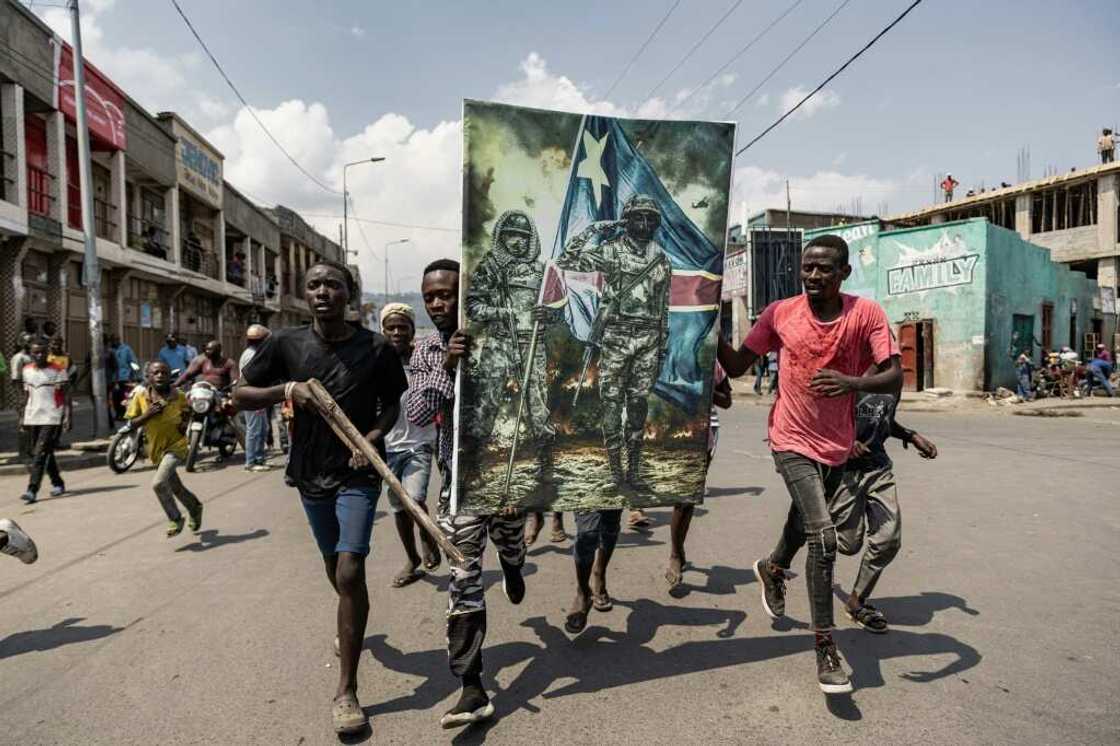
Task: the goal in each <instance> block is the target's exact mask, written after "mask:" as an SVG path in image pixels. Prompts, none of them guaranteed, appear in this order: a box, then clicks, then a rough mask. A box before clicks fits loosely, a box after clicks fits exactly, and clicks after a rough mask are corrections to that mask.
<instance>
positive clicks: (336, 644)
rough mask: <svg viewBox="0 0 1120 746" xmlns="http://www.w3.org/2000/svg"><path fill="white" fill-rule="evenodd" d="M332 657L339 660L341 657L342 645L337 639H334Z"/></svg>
mask: <svg viewBox="0 0 1120 746" xmlns="http://www.w3.org/2000/svg"><path fill="white" fill-rule="evenodd" d="M334 657H335V658H341V657H342V643H340V642H339V641H338V637H335V638H334Z"/></svg>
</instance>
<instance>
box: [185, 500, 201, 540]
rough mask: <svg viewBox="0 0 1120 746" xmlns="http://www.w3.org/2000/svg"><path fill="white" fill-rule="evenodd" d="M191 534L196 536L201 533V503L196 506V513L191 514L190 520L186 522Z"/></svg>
mask: <svg viewBox="0 0 1120 746" xmlns="http://www.w3.org/2000/svg"><path fill="white" fill-rule="evenodd" d="M187 526H188V527H189V528H190V530H191V533H192V534H196V535H197V534H198V533H199V532H200V531H202V503H199V504H198V512H197V513H191V519H190V521H188V522H187Z"/></svg>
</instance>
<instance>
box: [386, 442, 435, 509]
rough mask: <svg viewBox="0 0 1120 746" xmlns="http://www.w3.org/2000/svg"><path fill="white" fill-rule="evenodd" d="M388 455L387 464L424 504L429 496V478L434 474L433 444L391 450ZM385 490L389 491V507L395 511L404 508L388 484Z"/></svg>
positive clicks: (405, 489) (405, 487)
mask: <svg viewBox="0 0 1120 746" xmlns="http://www.w3.org/2000/svg"><path fill="white" fill-rule="evenodd" d="M386 455H387V456H388V458H387V460H386V465H387V466H388V467H389V470H390V471H392V472H393V476H395V477H396V478H397V480H398V481H399V482H400V483H401V486H402V487H404V491H405V492H407V493H408V495H409V497H411V498H412V499H413V500H415V501H416V502H418V503H420V504H421V505H423V504H424V501H425V500H426V499H427V496H428V479H429V478H430V477H431V476H432V446H431V445H428V444H425V445H422V446H418V447H417V448H416V449H414V450H411V451H389V452H388V454H386ZM385 490H386V492H388V493H389V508H390V509H391V510H392V511H393V512H394V513H400V512H401V511H402V510H404V505H403V504H402V503H401V500H400V498H399V497H397V496H396V495H395V494H394V493H393V491H392V490H390V489H389V487H388V485H386V486H385Z"/></svg>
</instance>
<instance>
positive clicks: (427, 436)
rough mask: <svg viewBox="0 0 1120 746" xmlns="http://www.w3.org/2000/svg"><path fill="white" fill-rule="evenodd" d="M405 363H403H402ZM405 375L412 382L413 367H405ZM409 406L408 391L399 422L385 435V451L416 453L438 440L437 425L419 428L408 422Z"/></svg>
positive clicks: (404, 397) (403, 401) (431, 424)
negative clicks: (418, 449)
mask: <svg viewBox="0 0 1120 746" xmlns="http://www.w3.org/2000/svg"><path fill="white" fill-rule="evenodd" d="M402 362H403V361H402ZM404 373H405V375H406V376H407V377H408V380H409V383H411V382H412V366H411V365H407V364H406V365H405V366H404ZM407 405H408V391H407V390H405V392H404V393H403V394H401V409H400V413H399V414H397V422H396V424H395V425H393V429H392V430H390V431H389V432H388V433H387V434H386V435H385V450H386V452H388V453H400V452H402V451H414V450H416V449H417V448H419V447H420V446H423V445H431V444H432V443H434V442H435V440H436V423H434V422H432V423H430V424H427V425H425V426H424V427H417V426H416V425H413V424H412V423H411V422H409V421H408V416H407V415H405V407H406V406H407Z"/></svg>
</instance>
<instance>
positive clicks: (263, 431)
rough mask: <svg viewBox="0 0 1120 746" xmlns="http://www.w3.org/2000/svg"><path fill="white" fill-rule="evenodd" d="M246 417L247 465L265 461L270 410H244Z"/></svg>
mask: <svg viewBox="0 0 1120 746" xmlns="http://www.w3.org/2000/svg"><path fill="white" fill-rule="evenodd" d="M242 415H243V416H244V417H245V465H246V466H252V465H253V464H263V463H264V441H265V436H266V435H267V433H268V410H267V409H258V410H256V411H246V412H242Z"/></svg>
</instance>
